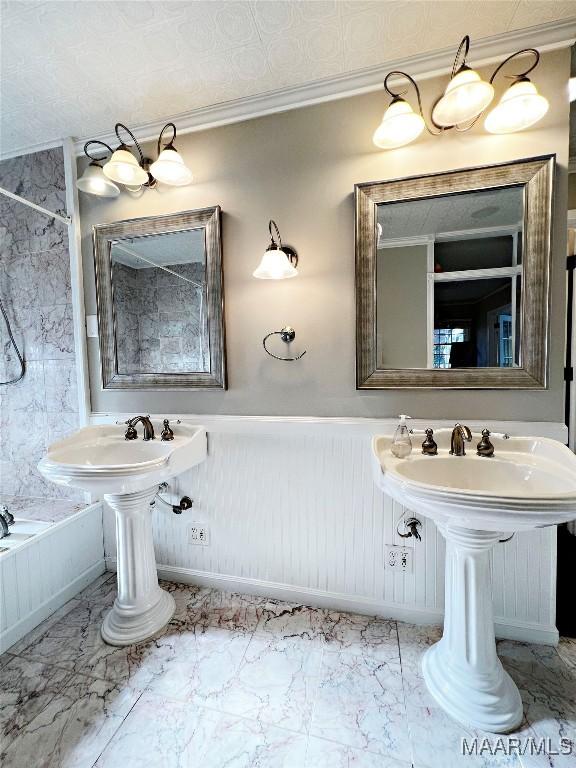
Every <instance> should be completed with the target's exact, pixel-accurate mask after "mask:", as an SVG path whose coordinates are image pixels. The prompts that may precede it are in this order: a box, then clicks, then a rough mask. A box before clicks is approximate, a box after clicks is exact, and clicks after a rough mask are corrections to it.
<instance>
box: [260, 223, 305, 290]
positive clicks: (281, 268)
mask: <svg viewBox="0 0 576 768" xmlns="http://www.w3.org/2000/svg"><path fill="white" fill-rule="evenodd" d="M272 227H274V229H275V230H276V237H277V238H278V242H276V240H274V235H273V234H272ZM268 231H269V232H270V245H269V246H268V248H267V249H266V252H265V254H264V256H262V261H261V262H260V264H259V265H258V267H257V268H256V269H255V270H254V272H252V275H253V277H258V278H260V279H261V280H284V279H285V278H288V277H296V275H297V274H298V270H297V269H296V267H297V266H298V254H297V253H296V251H295V250H294V249H293V248H290V246H288V245H283V243H282V238H281V237H280V231H279V229H278V227H277V225H276V222H275V221H273V220H272V219H270V221H269V223H268Z"/></svg>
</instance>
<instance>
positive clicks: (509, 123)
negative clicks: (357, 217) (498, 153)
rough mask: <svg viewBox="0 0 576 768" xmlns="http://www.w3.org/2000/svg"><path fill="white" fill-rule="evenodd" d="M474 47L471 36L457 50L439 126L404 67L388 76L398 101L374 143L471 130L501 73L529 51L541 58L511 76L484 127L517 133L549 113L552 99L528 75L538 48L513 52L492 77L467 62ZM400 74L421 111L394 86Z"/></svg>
mask: <svg viewBox="0 0 576 768" xmlns="http://www.w3.org/2000/svg"><path fill="white" fill-rule="evenodd" d="M469 49H470V38H469V36H468V35H466V37H464V39H463V40H462V42H461V43H460V45H459V47H458V50H457V52H456V56H455V58H454V64H453V66H452V74H451V77H450V81H449V83H448V85H447V86H446V89H445V91H444V94H443V96H442V97H441V98H440V99H438V101H437V102H436V104H435V105H434V107H433V108H432V115H431V124H432V126H433V127H430V126H429V125H428V124H427V122H426V120H425V118H424V112H423V109H422V98H421V95H420V89H419V88H418V84H417V83H416V81H415V80H414V79H413V78H412V77H410V75H408V74H406V72H401V71H399V70H394V71H393V72H389V73H388V74H387V75H386V78H385V80H384V89H385V90H386V92H387V93H388V94H389V95H390V96H391V97H392V101H391V102H390V104H389V106H388V108H387V109H386V111H385V112H384V116H383V118H382V122H381V124H380V125H379V126H378V128H377V129H376V131H375V132H374V136H373V142H374V144H375V145H376V146H377V147H381V148H382V149H396V148H397V147H402V146H404V145H406V144H410V143H411V142H412V141H415V140H416V139H417V138H418V136H420V134H421V133H422V131H423V130H424V129H426V130H427V131H428V133H430V134H432V135H433V136H438V135H440V134H441V133H443V132H444V131H446V130H450V129H451V128H455V129H456V130H457V131H468V130H469V129H470V128H472V126H473V125H474V124H475V123H476V121H477V120H478V118H479V117H480V115H482V113H483V112H484V111H485V110H486V109H487V108H488V106H489V105H490V104H491V102H492V100H493V98H494V86H493V83H494V80H495V78H496V75H497V74H498V73H499V72H500V70H501V69H502V68H503V67H504V66H505V65H506V64H507V63H508V62H509V61H511V60H512V59H514V58H516V57H517V56H521V55H523V54H527V53H529V54H532V55H533V56H534V57H535V61H534V63H533V64H532V65H531V66H530V67H528V69H525V70H524V71H523V72H521V73H519V74H517V75H512V76H511V77H512V79H513V80H514V82H513V83H512V85H510V86H509V88H508V89H507V90H506V92H505V93H504V94H503V96H502V98H501V99H500V102H499V104H498V105H497V106H496V107H495V108H494V109H493V110H492V111H491V112H490V113H489V115H488V117H487V118H486V121H485V123H484V128H485V129H486V130H487V131H488V132H489V133H513V132H515V131H522V130H524V129H525V128H529V127H530V126H531V125H534V124H535V123H537V122H538V120H540V119H541V118H542V117H544V115H545V114H546V112H547V111H548V101H547V99H545V98H544V96H541V95H540V94H539V93H538V91H537V89H536V86H535V85H534V84H533V83H532V82H530V80H529V79H528V77H527V75H528V73H529V72H532V70H533V69H535V67H536V66H537V65H538V62H539V61H540V54H539V53H538V51H537V50H536V49H535V48H523V49H522V50H521V51H516V53H513V54H512V55H511V56H508V58H506V59H505V60H504V61H503V62H502V63H501V64H499V65H498V66H497V67H496V69H495V70H494V72H493V74H492V77H491V78H490V81H489V82H486V81H485V80H482V78H481V77H480V75H479V74H478V73H477V72H476V71H475V70H473V69H471V68H470V67H469V66H468V65H467V64H466V57H467V55H468V51H469ZM394 76H396V77H403V78H405V79H406V80H408V82H409V84H411V85H412V86H413V87H414V90H415V91H416V98H417V102H418V112H414V110H413V109H412V107H411V106H410V104H409V103H408V102H407V101H406V100H405V99H404V98H403V96H404V94H405V93H406V90H404V91H401V92H397V91H395V90H392V88H391V87H390V86H389V84H388V83H389V79H390V78H391V77H394Z"/></svg>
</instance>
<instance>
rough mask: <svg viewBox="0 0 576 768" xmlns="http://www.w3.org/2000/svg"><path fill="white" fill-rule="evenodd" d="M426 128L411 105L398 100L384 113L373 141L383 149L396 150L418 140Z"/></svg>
mask: <svg viewBox="0 0 576 768" xmlns="http://www.w3.org/2000/svg"><path fill="white" fill-rule="evenodd" d="M424 127H425V124H424V120H423V119H422V118H421V117H420V115H418V114H416V112H414V111H413V109H412V107H411V106H410V104H408V102H407V101H404V99H398V100H397V101H393V102H392V103H391V104H390V106H389V107H388V109H387V110H386V112H384V117H383V118H382V122H381V123H380V125H379V126H378V128H376V130H375V131H374V136H373V137H372V141H373V142H374V144H376V146H377V147H380V148H381V149H396V147H403V146H404V145H405V144H410V142H411V141H414V139H417V138H418V136H420V134H421V133H422V131H423V130H424Z"/></svg>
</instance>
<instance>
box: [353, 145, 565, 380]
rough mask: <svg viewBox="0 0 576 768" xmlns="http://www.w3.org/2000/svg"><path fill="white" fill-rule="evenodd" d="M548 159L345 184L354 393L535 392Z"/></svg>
mask: <svg viewBox="0 0 576 768" xmlns="http://www.w3.org/2000/svg"><path fill="white" fill-rule="evenodd" d="M553 176H554V157H553V156H546V157H539V158H534V159H529V160H522V161H517V162H513V163H506V164H502V165H494V166H489V167H483V168H473V169H469V170H458V171H453V172H447V173H439V174H434V175H429V176H420V177H413V178H407V179H398V180H394V181H386V182H378V183H370V184H358V185H356V189H355V193H356V320H357V332H356V349H357V354H356V376H357V388H358V389H388V388H402V387H409V388H419V387H440V388H459V389H494V388H495V389H544V388H545V387H546V386H547V371H548V303H549V265H550V232H551V205H552V185H553Z"/></svg>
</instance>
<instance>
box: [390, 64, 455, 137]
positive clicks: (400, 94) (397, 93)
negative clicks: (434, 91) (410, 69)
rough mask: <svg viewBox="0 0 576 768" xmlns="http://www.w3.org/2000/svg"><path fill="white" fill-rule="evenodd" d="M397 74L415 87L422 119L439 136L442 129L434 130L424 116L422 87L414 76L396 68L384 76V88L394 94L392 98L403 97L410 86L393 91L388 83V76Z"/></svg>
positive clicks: (431, 131)
mask: <svg viewBox="0 0 576 768" xmlns="http://www.w3.org/2000/svg"><path fill="white" fill-rule="evenodd" d="M394 75H396V77H405V78H406V80H408V82H409V83H411V85H412V86H413V87H414V90H415V91H416V99H417V101H418V111H419V113H420V117H421V118H422V120H424V125H425V126H426V130H427V131H428V133H430V134H431V135H432V136H439V135H440V134H441V133H442V130H441V129H440V130H438V131H433V130H432V129H431V128H430V126H429V125H428V121H427V120H426V118H425V117H424V110H423V109H422V96H421V95H420V88H419V87H418V83H417V82H416V80H414V78H413V77H412V76H411V75H409V74H408V73H407V72H401V71H400V70H399V69H394V70H392V72H388V74H387V75H386V77H385V78H384V90H385V91H386V92H387V93H388V94H389V95H390V96H392V100H393V101H396V100H398V99H402V97H403V96H404V94H405V93H407V91H408V88H405V89H404V90H403V91H393V90H392V88H391V87H390V86H389V85H388V78H390V77H393V76H394Z"/></svg>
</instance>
